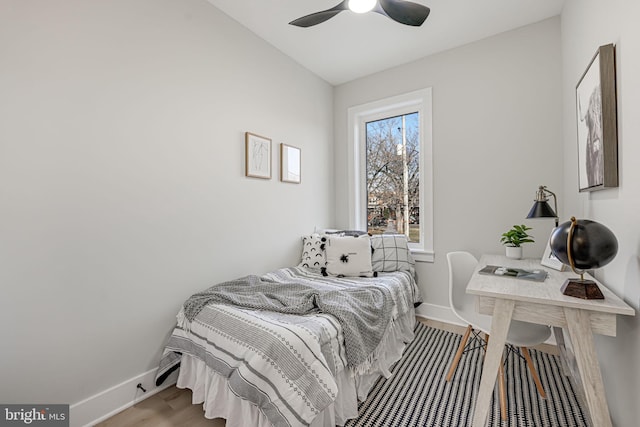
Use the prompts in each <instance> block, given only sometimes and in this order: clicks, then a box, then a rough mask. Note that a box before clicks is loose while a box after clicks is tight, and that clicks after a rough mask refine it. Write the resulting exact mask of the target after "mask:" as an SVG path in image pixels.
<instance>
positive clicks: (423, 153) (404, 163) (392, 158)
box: [349, 89, 433, 261]
mask: <svg viewBox="0 0 640 427" xmlns="http://www.w3.org/2000/svg"><path fill="white" fill-rule="evenodd" d="M431 123H432V120H431V89H424V90H420V91H417V92H411V93H408V94H405V95H400V96H396V97H393V98H388V99H384V100H380V101H376V102H372V103H369V104H366V105H361V106H357V107H353V108H350V109H349V166H350V175H349V178H350V179H349V181H350V182H349V193H350V206H349V212H350V213H351V219H350V226H351V227H353V228H355V229H359V230H365V229H366V230H368V231H369V232H370V233H371V234H378V233H383V232H395V233H403V234H406V235H407V236H408V237H409V242H410V243H409V246H410V248H411V251H412V253H413V255H414V257H415V258H416V260H418V261H433V196H432V169H433V167H432V156H431V153H432V149H431Z"/></svg>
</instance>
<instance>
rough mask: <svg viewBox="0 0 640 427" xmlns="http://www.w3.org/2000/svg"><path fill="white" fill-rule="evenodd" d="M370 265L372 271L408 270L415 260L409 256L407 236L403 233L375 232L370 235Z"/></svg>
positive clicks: (412, 269) (411, 268) (411, 269)
mask: <svg viewBox="0 0 640 427" xmlns="http://www.w3.org/2000/svg"><path fill="white" fill-rule="evenodd" d="M371 247H372V248H373V254H371V266H372V268H373V271H410V272H412V273H413V271H414V269H415V264H416V262H415V261H414V259H413V257H412V256H411V251H410V250H409V245H408V240H407V236H405V235H404V234H377V235H375V236H371Z"/></svg>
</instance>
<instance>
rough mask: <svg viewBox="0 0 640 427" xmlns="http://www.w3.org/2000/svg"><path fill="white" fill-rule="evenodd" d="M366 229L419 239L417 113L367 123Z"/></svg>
mask: <svg viewBox="0 0 640 427" xmlns="http://www.w3.org/2000/svg"><path fill="white" fill-rule="evenodd" d="M366 144H367V154H366V156H367V159H366V165H367V166H366V167H367V231H369V233H371V234H381V233H384V232H389V233H400V234H405V235H406V236H407V237H408V238H409V241H410V242H416V243H418V242H420V121H419V113H418V112H414V113H410V114H404V115H401V116H395V117H388V118H384V119H380V120H375V121H371V122H367V123H366Z"/></svg>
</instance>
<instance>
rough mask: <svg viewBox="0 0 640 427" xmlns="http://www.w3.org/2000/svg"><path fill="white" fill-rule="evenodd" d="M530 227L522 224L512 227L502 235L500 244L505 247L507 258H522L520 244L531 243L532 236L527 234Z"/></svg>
mask: <svg viewBox="0 0 640 427" xmlns="http://www.w3.org/2000/svg"><path fill="white" fill-rule="evenodd" d="M529 230H531V227H527V226H526V225H524V224H521V225H514V226H513V227H512V228H511V229H510V230H509V231H507V232H505V233H502V237H501V238H500V242H501V243H502V244H503V245H505V249H506V255H507V258H513V259H520V258H522V246H521V245H522V244H523V243H533V242H534V240H533V236H530V235H529V234H527V231H529Z"/></svg>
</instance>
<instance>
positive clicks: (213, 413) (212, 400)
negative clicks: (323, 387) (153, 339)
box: [177, 310, 416, 427]
mask: <svg viewBox="0 0 640 427" xmlns="http://www.w3.org/2000/svg"><path fill="white" fill-rule="evenodd" d="M415 322H416V318H415V311H414V310H411V312H410V313H407V314H406V315H404V316H403V317H401V318H399V319H396V320H395V322H394V323H393V324H392V325H391V329H390V330H389V333H388V334H387V339H386V343H385V346H386V350H385V352H384V354H383V355H382V357H380V358H379V359H378V361H377V362H376V363H375V364H374V366H372V371H371V372H372V373H371V374H367V375H365V376H360V377H358V378H355V379H354V378H352V377H351V376H350V374H349V372H348V371H347V370H343V371H341V372H339V373H338V375H337V378H336V383H337V384H338V388H339V392H338V397H337V398H336V400H335V402H334V403H333V404H331V405H330V406H329V407H327V408H326V409H325V410H324V411H323V412H322V413H320V415H318V417H316V418H315V419H314V421H313V422H312V423H311V427H333V426H336V425H340V426H341V425H344V423H345V422H346V421H347V420H349V419H351V418H356V417H357V416H358V400H365V399H366V397H367V395H368V394H369V391H370V390H371V388H372V387H373V385H374V384H375V382H376V380H377V379H378V378H379V377H380V376H381V375H382V376H384V377H385V378H389V377H390V376H391V372H390V368H391V366H392V365H393V364H394V363H395V362H397V361H398V360H399V359H400V357H402V352H403V351H404V349H405V346H406V344H405V343H408V342H410V341H411V340H412V339H413V336H414V335H413V328H414V326H415ZM177 386H178V388H188V389H191V390H192V392H193V397H192V403H193V404H200V403H202V404H203V408H204V416H205V417H206V418H209V419H213V418H224V419H226V427H246V426H255V427H272V425H271V423H270V422H269V420H268V419H267V417H266V416H264V414H263V413H262V412H261V411H260V410H259V409H258V407H257V406H255V405H254V404H253V403H251V402H249V401H248V400H245V399H242V398H240V397H238V396H236V395H235V394H234V393H233V392H232V391H231V390H229V388H228V387H227V380H226V378H223V377H221V376H220V375H218V374H217V373H216V372H214V371H213V370H212V369H210V368H209V367H208V366H207V365H206V364H205V363H204V362H203V361H201V360H199V359H196V358H194V357H191V356H189V355H186V354H183V355H182V360H181V364H180V375H179V376H178V382H177Z"/></svg>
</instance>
